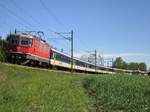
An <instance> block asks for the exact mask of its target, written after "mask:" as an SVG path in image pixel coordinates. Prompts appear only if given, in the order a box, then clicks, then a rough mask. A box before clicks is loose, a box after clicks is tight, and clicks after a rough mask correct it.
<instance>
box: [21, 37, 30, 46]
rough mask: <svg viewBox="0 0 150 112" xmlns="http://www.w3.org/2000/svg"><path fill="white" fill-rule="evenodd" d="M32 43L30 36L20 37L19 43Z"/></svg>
mask: <svg viewBox="0 0 150 112" xmlns="http://www.w3.org/2000/svg"><path fill="white" fill-rule="evenodd" d="M31 44H32V39H30V38H22V39H21V45H31Z"/></svg>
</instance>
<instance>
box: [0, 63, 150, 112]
mask: <svg viewBox="0 0 150 112" xmlns="http://www.w3.org/2000/svg"><path fill="white" fill-rule="evenodd" d="M149 111H150V78H149V77H148V76H136V75H133V76H130V75H124V74H113V75H103V74H101V75H92V74H91V75H79V74H69V73H63V72H62V73H61V72H53V71H49V70H46V69H38V68H31V67H24V66H18V65H11V64H10V65H9V64H0V112H149Z"/></svg>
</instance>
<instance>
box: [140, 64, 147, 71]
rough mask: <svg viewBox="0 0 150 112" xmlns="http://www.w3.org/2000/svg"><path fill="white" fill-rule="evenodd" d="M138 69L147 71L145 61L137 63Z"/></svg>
mask: <svg viewBox="0 0 150 112" xmlns="http://www.w3.org/2000/svg"><path fill="white" fill-rule="evenodd" d="M139 70H141V71H147V66H146V64H145V63H139Z"/></svg>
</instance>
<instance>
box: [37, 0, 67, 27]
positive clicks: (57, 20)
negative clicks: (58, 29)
mask: <svg viewBox="0 0 150 112" xmlns="http://www.w3.org/2000/svg"><path fill="white" fill-rule="evenodd" d="M39 1H40V3H41V6H42V7H43V8H44V10H45V11H46V12H47V13H48V15H49V16H52V17H53V18H54V20H55V21H56V22H57V24H59V25H60V26H62V27H63V28H64V29H67V30H68V28H67V27H66V25H64V24H63V23H62V22H61V21H60V20H59V19H58V17H57V16H56V15H55V14H54V13H53V12H52V10H51V9H50V8H47V6H46V5H45V3H44V2H43V0H39Z"/></svg>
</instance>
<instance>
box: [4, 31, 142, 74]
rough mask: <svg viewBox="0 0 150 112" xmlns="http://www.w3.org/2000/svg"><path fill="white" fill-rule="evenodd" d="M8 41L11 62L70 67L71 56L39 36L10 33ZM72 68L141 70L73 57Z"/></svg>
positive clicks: (97, 71) (100, 71) (68, 68)
mask: <svg viewBox="0 0 150 112" xmlns="http://www.w3.org/2000/svg"><path fill="white" fill-rule="evenodd" d="M7 41H8V50H7V53H8V61H9V62H11V63H17V64H23V65H33V66H42V67H50V68H57V69H63V70H70V69H71V56H70V55H67V54H65V53H63V52H60V51H58V50H56V49H54V48H52V47H51V45H50V44H48V43H47V42H46V41H45V40H43V39H42V38H41V37H40V36H36V35H31V34H28V33H17V32H15V33H10V34H9V35H8V36H7ZM73 70H74V71H78V72H88V73H104V74H112V73H115V72H124V73H130V74H132V73H142V72H141V71H132V70H123V69H117V68H111V67H105V66H100V65H97V66H96V67H95V65H94V64H92V63H90V62H86V61H83V60H80V59H78V58H75V57H74V58H73Z"/></svg>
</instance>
